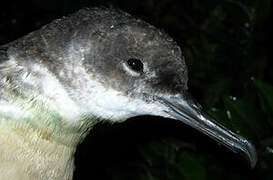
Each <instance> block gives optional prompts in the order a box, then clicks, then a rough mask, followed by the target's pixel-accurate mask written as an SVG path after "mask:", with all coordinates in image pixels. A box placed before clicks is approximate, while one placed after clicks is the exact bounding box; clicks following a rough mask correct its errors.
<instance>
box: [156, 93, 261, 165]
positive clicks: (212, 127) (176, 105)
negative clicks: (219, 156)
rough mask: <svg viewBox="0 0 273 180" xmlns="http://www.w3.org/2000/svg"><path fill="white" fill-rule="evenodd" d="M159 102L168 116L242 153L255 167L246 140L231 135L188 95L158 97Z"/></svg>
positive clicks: (254, 154) (254, 160) (254, 158)
mask: <svg viewBox="0 0 273 180" xmlns="http://www.w3.org/2000/svg"><path fill="white" fill-rule="evenodd" d="M160 101H161V103H163V104H164V105H165V106H167V107H168V110H166V111H165V112H166V113H167V114H168V115H169V116H171V117H172V118H174V119H176V120H180V121H182V122H184V123H185V124H187V125H189V126H191V127H193V128H195V129H197V130H199V131H201V132H202V133H204V134H206V135H208V136H209V137H211V138H212V139H214V140H216V141H217V142H219V143H221V144H222V145H224V146H226V147H227V148H229V149H230V150H232V151H234V152H236V153H242V154H243V155H244V156H245V157H246V158H247V159H248V160H249V163H250V166H251V167H252V168H254V167H255V165H256V162H257V155H256V150H255V147H254V146H253V145H252V144H251V143H250V142H249V141H248V140H247V139H245V138H244V137H242V136H240V135H238V134H235V133H233V132H232V131H230V130H229V129H227V128H226V127H224V126H222V125H221V124H219V123H217V122H216V121H215V120H214V119H212V118H211V117H210V116H208V115H207V114H206V113H204V112H203V111H202V108H201V106H200V105H199V104H198V103H196V102H195V101H194V100H193V98H191V96H190V95H188V94H184V95H183V96H171V97H160Z"/></svg>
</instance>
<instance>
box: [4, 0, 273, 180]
mask: <svg viewBox="0 0 273 180" xmlns="http://www.w3.org/2000/svg"><path fill="white" fill-rule="evenodd" d="M84 6H113V7H116V8H120V9H122V10H125V11H127V12H129V13H131V14H134V15H136V16H138V17H140V18H142V19H145V20H146V21H148V22H150V23H151V24H154V25H156V26H157V27H159V28H162V29H164V30H165V31H166V32H168V33H169V34H170V35H171V36H172V37H173V38H174V39H175V40H176V41H177V42H178V44H179V45H180V46H181V48H182V50H183V52H184V56H185V57H186V61H187V64H188V67H189V77H190V80H189V87H190V92H191V93H192V94H193V96H195V97H196V99H198V101H199V102H200V103H201V104H202V105H203V106H204V107H205V109H206V110H207V112H208V113H209V114H210V115H211V116H213V117H215V118H216V119H217V120H218V121H219V122H221V123H222V124H224V125H225V126H227V127H229V128H230V129H232V130H233V131H235V132H237V133H240V134H241V135H243V136H245V137H247V138H248V139H250V140H251V141H252V142H253V143H254V144H255V146H256V148H257V152H258V158H259V160H258V164H257V166H256V168H255V169H250V168H249V166H248V164H247V162H246V161H245V160H244V159H242V158H241V157H240V156H238V155H236V154H233V153H232V152H229V151H228V150H226V149H225V148H224V147H221V146H218V145H217V143H215V142H213V141H212V140H210V139H209V138H207V137H206V136H204V135H202V134H200V133H198V132H196V131H195V130H193V129H191V128H189V127H187V126H186V125H183V124H180V123H179V122H176V121H171V120H167V119H161V118H157V117H138V118H134V119H131V120H129V121H128V122H126V123H122V124H114V125H109V124H100V125H98V126H96V127H95V129H94V131H92V132H91V134H90V136H89V137H88V138H87V140H86V141H84V142H83V143H82V144H81V145H80V148H79V150H78V151H77V159H76V167H77V168H76V173H75V179H87V178H86V177H89V178H90V179H113V180H123V179H124V180H128V179H131V180H178V179H179V180H182V179H186V180H205V179H210V180H211V179H212V180H213V179H215V180H216V179H217V180H218V179H222V180H224V179H240V180H241V179H265V180H266V179H268V180H271V179H273V131H272V129H273V86H272V84H273V70H272V68H273V63H272V52H271V46H270V43H271V37H272V32H273V31H272V28H271V26H270V25H271V22H272V1H271V0H262V1H261V0H222V1H217V0H208V1H202V0H172V1H169V0H146V1H141V0H131V1H126V2H125V1H121V0H112V1H110V0H93V1H92V0H77V1H76V0H62V1H53V0H29V1H19V0H10V1H7V2H6V4H5V5H3V4H2V6H1V7H0V9H1V11H0V44H4V43H7V42H9V41H11V40H14V39H16V38H19V37H21V36H23V35H25V34H27V33H29V32H31V31H33V30H35V29H37V28H39V27H41V26H42V25H44V24H46V23H49V22H50V21H51V20H53V19H56V18H58V17H61V16H63V15H66V14H68V13H70V12H73V11H75V10H77V9H79V8H81V7H84ZM84 177H85V178H84ZM89 178H88V179H89Z"/></svg>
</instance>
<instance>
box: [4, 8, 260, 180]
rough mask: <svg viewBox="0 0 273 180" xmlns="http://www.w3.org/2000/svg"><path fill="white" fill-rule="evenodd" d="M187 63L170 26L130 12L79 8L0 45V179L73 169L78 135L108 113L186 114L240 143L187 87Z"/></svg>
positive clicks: (68, 175) (220, 137) (247, 147)
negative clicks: (163, 28)
mask: <svg viewBox="0 0 273 180" xmlns="http://www.w3.org/2000/svg"><path fill="white" fill-rule="evenodd" d="M187 80H188V76H187V67H186V65H185V61H184V58H183V56H182V53H181V50H180V48H179V47H178V45H177V44H176V43H175V41H173V40H172V38H170V37H169V36H168V35H167V34H166V33H164V32H162V31H160V30H158V29H156V28H155V27H154V26H151V25H149V24H148V23H146V22H144V21H142V20H139V19H137V18H134V17H132V16H130V15H129V14H127V13H125V12H122V11H119V10H114V9H107V8H92V9H82V10H80V11H78V12H76V13H74V14H72V15H70V16H68V17H64V18H62V19H58V20H55V21H53V22H52V23H50V24H48V25H46V26H44V27H42V28H41V29H40V30H37V31H34V32H32V33H30V34H28V35H26V36H24V37H22V38H20V39H18V40H16V41H14V42H11V43H9V44H6V45H3V46H1V47H0V179H28V180H30V179H35V180H38V179H72V177H73V170H74V153H75V151H76V147H77V145H78V144H79V143H80V142H81V141H82V140H83V139H84V138H85V136H86V135H87V134H88V132H89V131H90V129H92V127H93V126H94V125H95V124H96V123H98V122H100V121H103V120H108V121H111V122H122V121H124V120H126V119H128V118H130V117H134V116H138V115H155V116H162V117H165V118H171V119H177V120H180V121H182V122H184V123H186V124H188V125H190V126H192V127H194V128H196V129H198V130H200V131H201V132H203V133H205V134H206V135H208V136H210V137H212V138H213V139H215V140H216V141H218V142H220V143H222V144H224V145H226V146H227V147H229V148H230V149H232V150H234V151H238V152H243V153H244V154H245V155H246V156H247V158H248V159H249V160H250V162H251V165H252V166H254V165H255V163H256V154H255V149H254V147H253V146H252V144H251V143H249V142H248V141H247V140H246V139H244V138H243V137H241V136H239V135H237V134H234V133H232V132H231V131H229V130H227V129H226V128H224V127H223V126H221V125H219V124H217V123H216V122H215V121H213V120H212V119H211V118H210V117H208V116H207V115H205V114H204V113H203V112H202V109H201V106H200V105H198V104H197V103H195V102H194V101H193V100H192V98H191V97H190V96H189V95H188V93H187V89H188V87H187Z"/></svg>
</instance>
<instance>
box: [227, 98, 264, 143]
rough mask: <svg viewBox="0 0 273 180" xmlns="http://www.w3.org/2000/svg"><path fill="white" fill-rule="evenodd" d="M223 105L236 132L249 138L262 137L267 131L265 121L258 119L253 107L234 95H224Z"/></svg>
mask: <svg viewBox="0 0 273 180" xmlns="http://www.w3.org/2000/svg"><path fill="white" fill-rule="evenodd" d="M223 101H224V105H225V107H226V110H227V116H228V118H229V120H230V121H231V124H232V127H233V128H234V129H235V131H236V132H237V133H240V134H242V135H245V136H247V137H249V138H251V139H256V138H257V137H259V138H260V137H262V136H264V135H266V134H267V133H268V131H269V129H268V127H267V125H266V124H265V121H263V120H260V119H258V117H256V116H257V114H256V111H255V108H253V107H252V106H251V105H250V104H248V103H246V102H245V101H243V100H239V99H237V98H235V97H224V99H223Z"/></svg>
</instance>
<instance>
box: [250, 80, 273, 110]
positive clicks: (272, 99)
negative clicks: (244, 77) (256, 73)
mask: <svg viewBox="0 0 273 180" xmlns="http://www.w3.org/2000/svg"><path fill="white" fill-rule="evenodd" d="M252 80H253V83H254V85H255V86H256V88H257V91H258V93H259V94H260V95H261V98H262V101H264V102H265V103H266V104H267V106H268V107H269V109H270V111H271V113H272V114H273V86H272V85H269V84H267V83H264V82H262V81H260V80H258V79H254V78H252Z"/></svg>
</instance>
